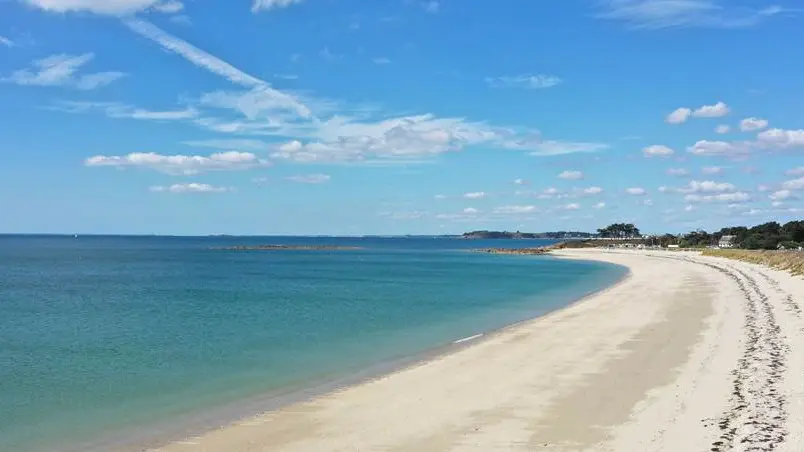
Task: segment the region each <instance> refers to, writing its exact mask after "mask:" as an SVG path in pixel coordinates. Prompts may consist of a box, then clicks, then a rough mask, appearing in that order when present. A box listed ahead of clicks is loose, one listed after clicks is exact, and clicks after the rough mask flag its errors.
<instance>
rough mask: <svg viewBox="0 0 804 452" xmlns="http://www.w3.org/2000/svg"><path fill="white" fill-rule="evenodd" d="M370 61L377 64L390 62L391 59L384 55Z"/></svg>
mask: <svg viewBox="0 0 804 452" xmlns="http://www.w3.org/2000/svg"><path fill="white" fill-rule="evenodd" d="M371 61H373V62H374V64H379V65H385V64H391V60H390V59H389V58H386V57H378V58H374V59H373V60H371Z"/></svg>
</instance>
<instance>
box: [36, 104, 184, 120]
mask: <svg viewBox="0 0 804 452" xmlns="http://www.w3.org/2000/svg"><path fill="white" fill-rule="evenodd" d="M48 108H49V109H50V110H56V111H63V112H66V113H86V112H88V111H92V110H99V111H102V112H103V113H105V114H106V116H108V117H110V118H125V119H139V120H151V121H178V120H185V119H192V118H195V117H196V116H198V110H196V109H195V108H192V107H187V108H184V109H181V110H156V111H154V110H146V109H143V108H137V107H134V106H131V105H125V104H120V103H115V102H74V101H59V102H55V103H54V104H53V105H52V106H50V107H48Z"/></svg>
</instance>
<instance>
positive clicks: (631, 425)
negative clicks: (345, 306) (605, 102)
mask: <svg viewBox="0 0 804 452" xmlns="http://www.w3.org/2000/svg"><path fill="white" fill-rule="evenodd" d="M560 255H561V256H563V257H567V258H582V259H594V260H600V261H606V262H613V263H617V264H621V265H625V266H628V267H629V268H630V269H631V275H630V276H629V277H628V278H627V279H625V280H624V281H623V282H621V283H620V284H618V285H616V286H614V287H612V288H610V289H608V290H606V291H604V292H601V293H599V294H596V295H594V296H592V297H589V298H587V299H586V300H584V301H582V302H580V303H577V304H575V305H573V306H570V307H569V308H566V309H564V310H561V311H558V312H555V313H553V314H551V315H548V316H545V317H542V318H540V319H536V320H533V321H530V322H525V323H522V324H519V325H516V326H514V327H511V328H508V329H506V330H504V331H501V332H499V333H496V334H493V335H489V336H486V337H484V338H482V339H479V340H477V341H474V342H471V343H469V345H468V346H467V347H466V348H463V349H461V350H458V351H456V352H454V353H451V354H448V355H446V356H442V357H438V358H436V359H433V360H430V361H427V362H424V363H421V364H419V365H416V366H414V367H411V368H408V369H405V370H402V371H399V372H396V373H393V374H391V375H388V376H385V377H382V378H379V379H377V380H374V381H371V382H368V383H364V384H360V385H357V386H354V387H349V388H346V389H343V390H340V391H337V392H334V393H332V394H329V395H326V396H323V397H319V398H317V399H314V400H312V401H309V402H305V403H299V404H296V405H291V406H288V407H286V408H284V409H281V410H279V411H276V412H270V413H266V414H262V415H259V416H256V417H254V418H251V419H246V420H243V421H242V422H239V423H237V424H235V425H232V426H229V427H225V428H222V429H219V430H216V431H212V432H209V433H206V434H204V435H202V436H199V437H195V438H188V439H186V440H184V441H181V442H178V443H174V444H171V445H168V446H166V447H163V448H161V449H159V450H161V451H164V452H190V451H215V452H217V451H220V452H236V451H277V452H279V451H293V452H297V451H304V452H309V451H313V452H318V451H383V452H390V451H415V452H427V451H533V450H539V451H576V450H590V451H628V452H630V451H672V452H678V451H715V452H717V451H727V450H728V451H731V450H734V451H747V450H756V451H760V450H778V451H797V452H798V451H801V450H804V449H803V448H804V314H803V313H802V308H804V279H801V278H797V277H793V276H790V275H788V274H786V273H783V272H779V271H776V270H771V269H768V268H765V267H759V266H756V265H753V264H747V263H743V262H738V261H729V260H724V259H719V258H710V257H701V256H699V255H697V254H692V253H683V252H641V251H623V252H614V251H604V250H577V251H562V252H561V253H560Z"/></svg>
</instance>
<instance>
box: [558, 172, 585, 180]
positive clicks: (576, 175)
mask: <svg viewBox="0 0 804 452" xmlns="http://www.w3.org/2000/svg"><path fill="white" fill-rule="evenodd" d="M558 178H559V179H565V180H580V179H583V173H582V172H580V171H564V172H562V173H561V174H559V175H558Z"/></svg>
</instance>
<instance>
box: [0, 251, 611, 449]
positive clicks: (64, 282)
mask: <svg viewBox="0 0 804 452" xmlns="http://www.w3.org/2000/svg"><path fill="white" fill-rule="evenodd" d="M551 243H553V241H549V240H463V239H459V238H444V237H355V238H330V237H229V236H217V237H156V236H137V237H124V236H34V235H4V236H0V451H35V452H39V451H79V450H80V451H91V450H109V449H119V448H123V449H125V448H127V447H129V448H132V449H136V448H139V447H144V446H145V445H152V444H159V443H160V442H163V441H167V440H170V439H181V438H182V437H184V436H185V435H190V434H193V433H198V432H201V431H203V430H204V429H208V428H213V427H215V426H219V425H224V424H226V423H228V422H231V421H233V420H235V419H238V418H242V417H245V416H248V415H250V414H256V413H258V412H261V411H265V410H270V409H275V408H277V407H278V406H281V405H282V404H286V403H290V402H293V401H297V400H301V399H304V398H306V397H311V396H314V395H316V394H319V393H322V392H326V391H328V390H331V389H333V388H336V387H338V386H340V385H344V384H351V383H355V382H357V381H360V380H361V379H364V378H370V377H371V376H372V375H377V374H380V373H384V372H389V371H392V370H394V369H396V368H399V367H403V366H404V365H407V364H410V363H412V362H415V361H416V360H419V359H424V358H426V357H428V356H432V355H434V354H438V353H444V352H448V351H449V350H451V349H453V348H455V347H459V346H465V345H467V344H468V343H471V341H469V340H466V339H467V338H472V339H473V340H477V338H479V337H480V336H478V335H483V334H488V333H490V332H493V331H495V330H498V329H500V328H503V327H506V326H508V325H511V324H514V323H517V322H520V321H523V320H526V319H531V318H534V317H538V316H541V315H544V314H546V313H549V312H551V311H554V310H556V309H559V308H562V307H565V306H567V305H568V304H570V303H572V302H574V301H576V300H578V299H580V298H582V297H584V296H586V295H588V294H591V293H593V292H595V291H599V290H601V289H603V288H606V287H608V286H611V285H612V284H614V283H615V282H616V281H618V280H619V279H621V278H622V277H623V276H624V275H625V274H626V273H627V270H626V269H624V268H623V267H619V266H615V265H609V264H602V263H597V262H588V261H574V260H565V259H557V258H553V257H550V256H522V255H494V254H486V253H478V252H472V251H471V250H472V249H476V248H486V247H533V246H544V245H549V244H551ZM268 244H281V245H289V246H316V245H326V246H339V247H359V249H353V250H279V251H257V250H255V251H243V250H238V251H234V250H227V249H225V248H226V247H231V246H252V245H268ZM456 344H457V345H456Z"/></svg>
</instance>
